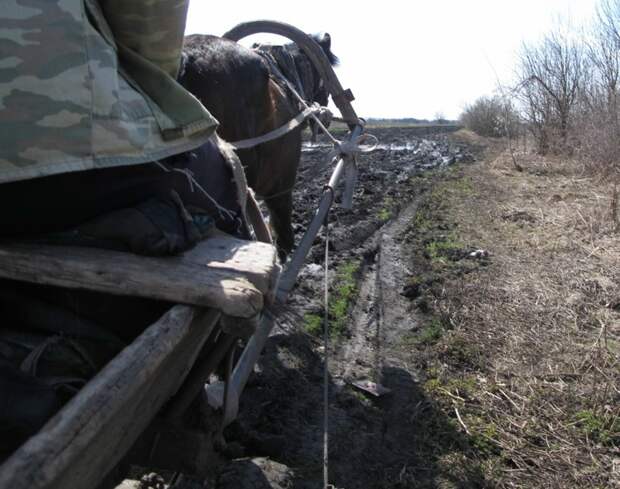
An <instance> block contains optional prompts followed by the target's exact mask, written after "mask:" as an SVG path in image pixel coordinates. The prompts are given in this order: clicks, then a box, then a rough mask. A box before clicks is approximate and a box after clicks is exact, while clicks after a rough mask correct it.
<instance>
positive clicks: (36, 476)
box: [0, 306, 220, 489]
mask: <svg viewBox="0 0 620 489" xmlns="http://www.w3.org/2000/svg"><path fill="white" fill-rule="evenodd" d="M219 317H220V313H219V312H217V311H215V310H198V309H196V308H193V307H189V306H174V307H173V308H172V309H171V310H170V311H169V312H168V313H166V314H165V315H164V316H163V317H162V318H161V319H160V320H159V321H157V322H156V323H154V324H152V325H151V326H150V327H149V328H147V329H146V331H145V332H144V333H143V334H142V335H141V336H139V337H138V339H136V340H135V341H134V342H133V343H132V344H131V345H130V346H128V347H127V348H125V349H124V350H123V351H122V352H121V353H120V354H119V355H117V356H116V357H115V358H114V359H113V360H112V361H111V362H110V363H109V364H108V365H107V366H106V367H105V368H104V369H103V370H102V371H101V372H99V374H97V376H95V377H94V378H93V379H92V380H91V381H90V382H89V383H88V384H87V385H86V386H85V387H84V388H83V389H82V390H81V391H80V392H79V393H78V394H77V395H76V396H75V397H74V398H73V399H72V400H71V401H70V402H69V403H67V404H66V405H65V406H64V407H63V408H62V409H61V410H60V411H59V412H58V413H57V414H56V415H55V416H54V417H53V418H52V419H51V420H50V421H49V422H48V423H47V424H46V425H45V426H44V427H43V428H42V429H41V431H40V432H39V433H38V434H37V435H35V436H33V437H32V438H30V439H29V440H28V441H27V442H26V443H25V444H24V445H22V446H21V447H20V448H19V449H18V450H17V451H16V452H15V453H14V454H13V455H12V456H11V457H10V458H9V459H8V460H7V461H6V462H5V463H4V464H3V465H2V466H0V487H2V488H7V489H8V488H11V489H68V488H71V489H91V488H92V487H96V486H97V483H98V482H99V481H101V480H102V479H103V477H104V476H105V474H106V473H107V472H108V471H109V470H110V469H111V468H112V467H114V465H115V464H116V463H117V462H118V461H119V460H120V459H121V457H122V456H123V455H124V454H125V452H126V451H127V450H128V449H129V448H130V447H131V445H132V444H133V442H134V441H135V440H136V438H137V437H138V436H139V434H140V433H141V432H142V431H143V430H144V429H145V427H146V426H147V425H148V423H149V422H150V421H151V420H152V419H153V417H154V416H155V414H156V413H157V412H158V411H159V409H160V408H161V407H162V405H163V404H164V403H165V402H166V401H167V400H168V399H169V398H170V397H171V396H172V395H173V394H174V393H175V392H176V391H177V389H178V388H179V386H180V385H181V384H182V382H183V380H184V379H185V377H186V376H187V373H188V372H189V370H190V368H191V367H192V365H193V364H194V361H195V359H196V356H197V355H198V353H199V352H200V350H201V348H202V347H203V344H204V342H205V341H206V339H207V337H208V336H209V334H210V333H211V331H212V330H213V328H214V327H215V324H216V322H217V321H218V319H219Z"/></svg>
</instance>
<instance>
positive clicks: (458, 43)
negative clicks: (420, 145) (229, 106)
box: [186, 0, 596, 119]
mask: <svg viewBox="0 0 620 489" xmlns="http://www.w3.org/2000/svg"><path fill="white" fill-rule="evenodd" d="M595 5H596V0H425V1H415V0H410V1H399V0H379V1H373V2H358V3H356V4H353V3H352V2H344V1H342V0H340V1H338V0H331V1H325V0H311V1H307V2H293V1H291V0H288V1H284V0H260V1H257V2H235V1H224V2H217V3H216V2H210V1H206V0H191V3H190V10H189V15H188V23H187V31H186V32H187V34H191V33H196V32H200V33H206V34H214V35H221V34H223V33H224V32H226V31H227V30H229V29H230V28H232V27H234V26H235V25H237V24H238V23H240V22H246V21H251V20H262V19H268V20H278V21H282V22H287V23H289V24H293V25H294V26H296V27H298V28H300V29H302V30H304V31H306V32H322V31H324V32H329V33H330V35H331V37H332V50H333V51H334V53H335V54H336V55H337V56H338V57H339V58H340V60H341V65H340V67H338V68H337V70H336V73H337V75H338V77H339V78H340V81H341V83H342V85H343V87H344V88H350V89H351V90H352V91H353V93H354V94H355V97H356V100H355V102H354V103H353V104H354V107H355V109H356V111H357V113H358V115H359V116H361V117H416V118H428V119H432V118H434V117H435V115H436V114H438V113H442V114H443V115H444V116H445V117H447V118H450V119H456V118H457V117H458V116H459V114H460V113H461V111H462V109H463V107H464V106H465V105H466V104H467V103H471V102H473V101H474V100H475V99H476V98H477V97H479V96H481V95H487V94H491V93H492V92H493V90H494V89H495V87H496V85H497V78H496V75H495V73H496V72H497V74H498V75H499V77H500V78H501V79H502V81H504V82H505V81H510V79H511V77H512V75H513V69H514V65H515V55H516V53H517V52H518V50H519V48H520V46H521V43H522V41H523V40H526V41H528V40H529V41H531V40H535V39H537V38H540V36H541V35H542V34H544V33H545V32H546V31H547V30H549V29H550V28H551V27H552V26H553V25H554V22H556V21H557V19H558V17H563V18H566V17H570V18H571V19H572V21H573V22H574V23H575V24H581V23H583V22H587V21H588V20H589V19H590V18H591V17H592V15H593V13H594V9H595ZM248 39H249V41H248V43H249V42H253V41H254V40H256V38H248ZM264 40H269V41H272V42H276V43H281V42H282V41H283V39H282V38H278V37H269V38H261V41H264ZM244 43H245V42H244Z"/></svg>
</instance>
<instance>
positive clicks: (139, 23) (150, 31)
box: [99, 0, 189, 79]
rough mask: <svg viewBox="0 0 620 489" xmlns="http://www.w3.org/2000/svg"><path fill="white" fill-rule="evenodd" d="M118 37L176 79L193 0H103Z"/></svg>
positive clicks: (104, 8)
mask: <svg viewBox="0 0 620 489" xmlns="http://www.w3.org/2000/svg"><path fill="white" fill-rule="evenodd" d="M99 3H100V4H101V8H102V9H103V12H104V15H105V17H106V20H107V22H108V24H109V25H110V27H111V29H112V31H113V33H114V37H115V39H116V41H118V42H119V43H121V44H123V45H124V46H126V47H128V48H130V49H131V50H133V51H135V52H136V53H138V54H140V55H141V56H142V57H144V58H146V59H148V60H149V61H150V62H151V63H153V64H155V65H156V66H158V67H159V68H161V69H162V70H164V71H165V72H166V73H168V74H169V75H170V76H172V77H173V78H175V79H176V76H177V73H178V71H179V64H180V60H181V49H182V47H183V35H184V32H185V22H186V16H187V8H188V6H189V0H131V1H128V0H99Z"/></svg>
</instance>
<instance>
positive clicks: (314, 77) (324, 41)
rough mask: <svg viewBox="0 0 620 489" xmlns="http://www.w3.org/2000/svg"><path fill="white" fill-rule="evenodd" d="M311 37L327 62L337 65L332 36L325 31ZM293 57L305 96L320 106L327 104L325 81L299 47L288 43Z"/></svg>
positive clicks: (327, 95)
mask: <svg viewBox="0 0 620 489" xmlns="http://www.w3.org/2000/svg"><path fill="white" fill-rule="evenodd" d="M311 37H312V39H314V40H315V41H316V42H317V44H318V45H319V46H321V49H322V50H323V52H324V53H325V56H326V57H327V59H328V60H329V63H330V64H331V65H332V66H337V65H338V63H339V60H338V57H337V56H336V55H335V54H334V53H333V52H332V49H331V48H332V38H331V36H330V35H329V34H328V33H327V32H324V33H321V34H312V35H311ZM287 47H288V48H289V49H290V51H291V54H293V57H294V58H295V65H296V66H297V70H298V71H299V72H300V78H301V80H302V83H303V84H304V91H305V93H306V98H307V100H308V101H309V102H317V103H319V104H320V105H322V106H325V105H327V99H328V97H329V94H328V92H327V88H326V87H325V83H324V82H323V80H322V79H321V76H320V75H319V72H318V71H317V69H316V67H315V66H314V64H312V62H311V61H310V59H309V58H308V57H307V56H306V54H305V53H304V52H303V50H302V49H301V48H299V47H298V46H297V45H296V44H289V45H288V46H287Z"/></svg>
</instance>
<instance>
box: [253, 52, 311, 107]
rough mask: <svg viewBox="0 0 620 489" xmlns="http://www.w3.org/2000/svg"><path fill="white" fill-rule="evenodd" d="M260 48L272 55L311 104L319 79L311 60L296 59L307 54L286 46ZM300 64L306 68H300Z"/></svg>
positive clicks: (281, 69)
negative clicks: (299, 60) (290, 49)
mask: <svg viewBox="0 0 620 489" xmlns="http://www.w3.org/2000/svg"><path fill="white" fill-rule="evenodd" d="M259 50H261V51H262V52H263V53H266V54H267V56H269V57H271V60H272V61H273V62H274V63H275V64H276V66H277V68H278V70H279V71H280V72H281V73H282V75H283V76H284V77H285V78H286V79H287V80H288V82H289V83H290V84H291V85H292V86H293V87H294V89H295V90H296V91H297V93H298V94H299V95H300V96H301V97H302V98H303V99H304V100H305V101H306V103H309V104H311V103H312V102H314V100H312V99H313V97H314V94H315V93H316V92H317V89H318V83H319V81H318V80H317V79H316V77H315V75H314V71H313V70H312V65H311V61H310V60H309V59H307V58H304V59H303V61H301V63H300V62H298V60H296V59H295V58H296V56H305V55H304V54H301V53H295V54H293V53H291V52H290V51H289V50H288V49H286V48H285V47H284V46H261V47H259ZM300 65H302V66H305V67H306V68H305V69H302V70H300V69H299V66H300Z"/></svg>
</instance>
